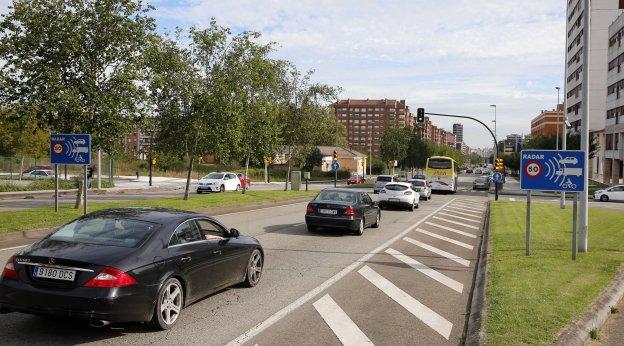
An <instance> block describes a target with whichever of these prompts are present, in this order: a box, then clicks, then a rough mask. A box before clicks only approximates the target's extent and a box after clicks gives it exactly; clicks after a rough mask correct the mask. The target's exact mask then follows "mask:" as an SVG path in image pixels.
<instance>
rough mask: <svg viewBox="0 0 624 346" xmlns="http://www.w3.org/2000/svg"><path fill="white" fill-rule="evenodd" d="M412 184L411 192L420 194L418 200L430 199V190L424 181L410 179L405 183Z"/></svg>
mask: <svg viewBox="0 0 624 346" xmlns="http://www.w3.org/2000/svg"><path fill="white" fill-rule="evenodd" d="M407 182H408V183H410V184H412V190H414V191H416V192H418V193H419V194H420V199H424V200H428V199H431V189H430V188H429V186H428V185H427V180H424V179H410V180H408V181H407Z"/></svg>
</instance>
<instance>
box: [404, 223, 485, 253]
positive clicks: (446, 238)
mask: <svg viewBox="0 0 624 346" xmlns="http://www.w3.org/2000/svg"><path fill="white" fill-rule="evenodd" d="M416 232H419V233H422V234H426V235H428V236H430V237H434V238H437V239H440V240H444V241H445V242H449V243H451V244H455V245H457V246H461V247H463V248H466V249H468V250H472V249H473V248H474V247H473V246H472V245H469V244H466V243H462V242H461V241H459V240H455V239H451V238H449V237H445V236H443V235H439V234H436V233H433V232H429V231H425V230H424V229H422V228H416Z"/></svg>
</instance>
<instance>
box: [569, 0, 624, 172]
mask: <svg viewBox="0 0 624 346" xmlns="http://www.w3.org/2000/svg"><path fill="white" fill-rule="evenodd" d="M585 1H586V0H568V6H567V11H566V14H567V20H568V22H567V30H568V32H567V38H566V50H567V61H566V89H565V90H566V96H565V98H566V116H567V118H568V121H569V122H570V123H571V124H572V128H573V130H574V131H578V130H579V128H580V127H581V126H585V124H581V116H582V113H583V105H582V104H581V99H582V88H584V87H585V84H588V85H589V89H588V91H589V107H590V108H589V131H590V133H591V134H592V135H594V136H597V137H598V142H599V146H600V150H599V152H597V153H596V155H595V157H594V159H593V160H590V162H589V169H590V171H591V175H590V176H591V177H592V178H593V179H597V180H601V179H602V177H603V172H604V171H603V166H602V161H603V160H604V150H603V149H602V148H604V145H603V143H604V129H605V120H606V117H605V114H606V108H605V107H606V95H607V93H606V86H607V48H608V43H609V25H610V24H611V23H612V22H613V21H614V20H615V19H616V18H617V17H618V16H619V15H620V14H621V13H622V10H620V9H619V4H620V1H619V0H592V1H591V17H590V18H591V25H590V26H591V28H590V38H591V44H590V47H589V48H590V49H589V69H588V71H589V78H590V80H589V81H588V83H584V82H583V68H584V66H583V42H584V37H583V33H584V32H585V28H584V13H583V8H584V5H585Z"/></svg>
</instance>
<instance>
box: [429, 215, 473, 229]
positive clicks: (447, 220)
mask: <svg viewBox="0 0 624 346" xmlns="http://www.w3.org/2000/svg"><path fill="white" fill-rule="evenodd" d="M433 218H434V219H436V220H442V221H444V222H448V223H453V224H456V225H460V226H464V227H468V228H472V229H479V227H477V226H473V225H468V224H465V223H463V222H457V221H453V220H449V219H445V218H443V217H439V216H434V217H433Z"/></svg>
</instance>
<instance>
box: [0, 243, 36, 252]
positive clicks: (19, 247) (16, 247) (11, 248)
mask: <svg viewBox="0 0 624 346" xmlns="http://www.w3.org/2000/svg"><path fill="white" fill-rule="evenodd" d="M28 245H30V244H28ZM28 245H20V246H14V247H7V248H4V249H0V251H6V250H15V249H21V248H23V247H27V246H28Z"/></svg>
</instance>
